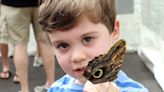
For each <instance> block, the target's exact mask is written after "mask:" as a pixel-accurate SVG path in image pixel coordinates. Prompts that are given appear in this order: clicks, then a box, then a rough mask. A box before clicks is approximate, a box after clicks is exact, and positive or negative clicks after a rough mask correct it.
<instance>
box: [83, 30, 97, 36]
mask: <svg viewBox="0 0 164 92" xmlns="http://www.w3.org/2000/svg"><path fill="white" fill-rule="evenodd" d="M90 34H97V32H92V31H91V32H88V33H84V34H83V35H82V37H84V36H86V35H90Z"/></svg>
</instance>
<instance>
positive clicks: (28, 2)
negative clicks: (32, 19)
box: [1, 0, 38, 7]
mask: <svg viewBox="0 0 164 92" xmlns="http://www.w3.org/2000/svg"><path fill="white" fill-rule="evenodd" d="M1 3H2V4H4V5H8V6H13V7H34V6H38V0H1Z"/></svg>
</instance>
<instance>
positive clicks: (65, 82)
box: [48, 71, 148, 92]
mask: <svg viewBox="0 0 164 92" xmlns="http://www.w3.org/2000/svg"><path fill="white" fill-rule="evenodd" d="M74 80H75V78H73V77H71V76H69V75H64V76H63V77H62V78H60V79H59V80H57V81H56V82H55V83H53V84H52V86H51V87H50V88H49V90H48V92H83V85H79V84H75V83H74ZM114 82H115V83H116V84H117V86H118V87H119V89H120V92H148V90H147V89H146V88H145V87H144V86H143V85H142V84H140V83H138V82H136V81H134V80H132V79H130V78H129V77H128V76H127V75H126V74H125V73H124V72H123V71H120V72H119V73H118V78H117V79H116V80H115V81H114Z"/></svg>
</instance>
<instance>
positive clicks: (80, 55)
mask: <svg viewBox="0 0 164 92" xmlns="http://www.w3.org/2000/svg"><path fill="white" fill-rule="evenodd" d="M85 58H86V55H85V53H84V52H83V51H82V49H76V50H74V51H73V52H72V55H71V61H72V62H74V63H80V62H82V61H84V60H85Z"/></svg>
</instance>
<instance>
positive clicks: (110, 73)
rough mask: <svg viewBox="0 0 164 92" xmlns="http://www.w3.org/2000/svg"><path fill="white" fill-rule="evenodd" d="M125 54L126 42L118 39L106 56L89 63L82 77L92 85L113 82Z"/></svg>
mask: <svg viewBox="0 0 164 92" xmlns="http://www.w3.org/2000/svg"><path fill="white" fill-rule="evenodd" d="M125 52H126V42H125V40H123V39H120V40H119V41H118V42H116V43H115V44H114V45H113V46H112V47H111V49H110V50H109V51H108V53H107V54H104V55H100V56H98V57H95V58H94V59H93V60H92V61H90V62H89V64H88V66H87V69H86V71H85V72H84V76H85V78H86V79H88V80H90V81H91V82H92V83H94V84H97V83H102V82H106V81H113V80H114V79H116V78H117V73H118V72H119V70H120V68H121V66H122V63H123V60H124V55H125Z"/></svg>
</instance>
